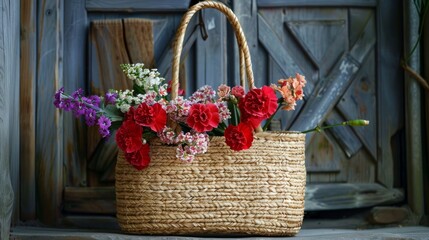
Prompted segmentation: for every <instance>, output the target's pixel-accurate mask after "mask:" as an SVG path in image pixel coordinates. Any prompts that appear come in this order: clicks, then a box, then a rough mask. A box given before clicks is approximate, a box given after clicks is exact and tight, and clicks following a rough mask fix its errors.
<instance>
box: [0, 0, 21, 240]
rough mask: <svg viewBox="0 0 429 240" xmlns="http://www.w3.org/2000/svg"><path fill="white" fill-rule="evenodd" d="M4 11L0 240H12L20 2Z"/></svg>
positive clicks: (4, 5)
mask: <svg viewBox="0 0 429 240" xmlns="http://www.w3.org/2000/svg"><path fill="white" fill-rule="evenodd" d="M0 9H1V11H0V20H1V21H2V24H1V25H0V149H1V151H0V193H1V195H2V196H1V200H0V238H1V239H8V238H9V232H10V225H11V218H12V213H13V210H14V209H13V207H14V206H13V205H14V190H15V191H16V190H18V189H19V188H18V181H17V179H18V177H19V174H18V172H19V161H18V160H19V154H18V155H16V154H17V152H19V139H18V137H17V136H14V135H16V134H15V133H17V132H19V128H18V126H17V124H15V123H17V122H19V113H18V111H16V109H17V108H18V107H19V106H18V102H17V101H18V98H19V97H18V96H19V84H18V83H19V42H20V37H19V16H20V14H19V2H16V1H0ZM16 131H17V132H16ZM11 173H12V174H13V175H11ZM11 177H12V181H11ZM13 187H16V188H15V189H14V188H13ZM17 196H18V194H17Z"/></svg>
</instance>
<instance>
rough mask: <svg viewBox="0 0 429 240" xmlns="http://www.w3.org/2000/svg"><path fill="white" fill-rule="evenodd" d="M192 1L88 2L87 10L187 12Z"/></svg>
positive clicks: (128, 0)
mask: <svg viewBox="0 0 429 240" xmlns="http://www.w3.org/2000/svg"><path fill="white" fill-rule="evenodd" d="M189 3H190V0H182V1H177V0H145V1H135V0H122V1H116V0H86V9H87V10H88V11H97V12H101V11H104V12H116V11H120V12H159V11H185V10H186V9H188V7H189Z"/></svg>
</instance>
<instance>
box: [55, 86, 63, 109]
mask: <svg viewBox="0 0 429 240" xmlns="http://www.w3.org/2000/svg"><path fill="white" fill-rule="evenodd" d="M63 93H64V87H62V88H60V89H58V91H57V92H56V93H55V96H54V99H55V100H54V105H55V107H56V108H60V104H61V94H63Z"/></svg>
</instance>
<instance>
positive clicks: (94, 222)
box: [61, 215, 120, 231]
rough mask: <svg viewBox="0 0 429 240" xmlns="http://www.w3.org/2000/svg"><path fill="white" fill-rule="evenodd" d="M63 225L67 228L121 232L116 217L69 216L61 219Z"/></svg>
mask: <svg viewBox="0 0 429 240" xmlns="http://www.w3.org/2000/svg"><path fill="white" fill-rule="evenodd" d="M61 225H62V226H64V227H67V228H69V227H70V228H81V229H103V231H119V229H120V228H119V224H118V220H117V219H116V217H114V216H100V215H98V216H95V215H78V216H76V215H69V216H64V217H63V218H62V219H61Z"/></svg>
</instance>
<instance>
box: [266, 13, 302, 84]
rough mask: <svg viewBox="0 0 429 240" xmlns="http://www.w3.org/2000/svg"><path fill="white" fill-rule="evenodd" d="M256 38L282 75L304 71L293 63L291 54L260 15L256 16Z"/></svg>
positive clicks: (291, 74)
mask: <svg viewBox="0 0 429 240" xmlns="http://www.w3.org/2000/svg"><path fill="white" fill-rule="evenodd" d="M258 30H259V31H258V38H259V40H260V41H261V43H262V45H263V46H264V47H265V49H266V50H267V51H268V53H269V54H270V56H271V57H272V58H273V60H274V61H275V62H276V63H277V64H278V65H279V66H280V67H281V69H282V70H283V71H284V72H283V74H284V76H286V77H288V76H293V75H294V74H295V73H303V74H305V73H304V71H303V70H302V69H301V68H300V67H299V66H298V65H297V64H296V63H295V61H294V60H293V58H292V56H291V55H290V54H289V52H288V51H286V49H285V48H284V47H283V44H282V43H281V42H280V41H279V39H278V38H277V37H276V36H275V35H273V30H271V27H270V25H269V24H268V23H267V21H266V20H265V19H264V17H263V16H262V15H259V17H258Z"/></svg>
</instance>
